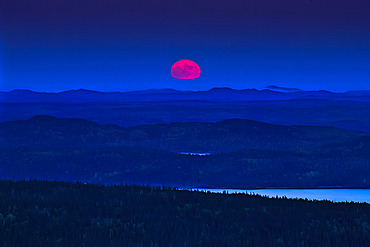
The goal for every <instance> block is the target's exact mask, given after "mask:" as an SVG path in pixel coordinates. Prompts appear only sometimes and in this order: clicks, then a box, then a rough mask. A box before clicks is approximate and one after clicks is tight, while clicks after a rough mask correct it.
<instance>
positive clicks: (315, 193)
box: [195, 188, 370, 203]
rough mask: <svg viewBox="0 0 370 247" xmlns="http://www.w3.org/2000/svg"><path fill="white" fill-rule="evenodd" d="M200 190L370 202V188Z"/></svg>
mask: <svg viewBox="0 0 370 247" xmlns="http://www.w3.org/2000/svg"><path fill="white" fill-rule="evenodd" d="M195 190H199V191H210V192H214V193H223V192H224V191H227V192H228V193H229V194H232V193H248V194H258V195H262V196H268V197H283V196H286V197H287V198H303V199H305V198H307V199H309V200H329V201H333V202H366V203H370V189H260V190H241V189H207V188H198V189H195Z"/></svg>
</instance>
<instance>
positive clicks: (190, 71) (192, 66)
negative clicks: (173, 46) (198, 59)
mask: <svg viewBox="0 0 370 247" xmlns="http://www.w3.org/2000/svg"><path fill="white" fill-rule="evenodd" d="M171 75H172V76H173V77H174V78H176V79H195V78H198V77H199V76H200V67H199V66H198V64H196V63H195V62H193V61H190V60H180V61H178V62H177V63H175V64H174V65H173V66H172V68H171Z"/></svg>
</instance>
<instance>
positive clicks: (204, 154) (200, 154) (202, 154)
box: [179, 152, 212, 156]
mask: <svg viewBox="0 0 370 247" xmlns="http://www.w3.org/2000/svg"><path fill="white" fill-rule="evenodd" d="M179 154H184V155H197V156H207V155H212V153H194V152H179Z"/></svg>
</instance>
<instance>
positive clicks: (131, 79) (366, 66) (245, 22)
mask: <svg viewBox="0 0 370 247" xmlns="http://www.w3.org/2000/svg"><path fill="white" fill-rule="evenodd" d="M369 13H370V2H369V1H368V0H363V1H360V0H312V1H310V0H222V1H219V0H187V1H182V0H146V1H143V0H95V1H93V0H90V1H83V0H63V1H62V0H1V1H0V28H1V29H0V90H6V91H8V90H12V89H16V88H24V89H32V90H36V91H62V90H68V89H78V88H86V89H92V90H101V91H126V90H141V89H149V88H174V89H180V90H207V89H209V88H212V87H231V88H237V89H241V88H263V87H264V86H267V85H271V84H274V85H279V86H288V87H298V88H302V89H314V90H316V89H327V90H333V91H345V90H359V89H370V14H369ZM181 59H189V60H192V61H194V62H196V63H198V64H199V66H200V68H201V69H202V74H201V76H200V77H199V78H198V79H194V80H178V79H174V78H172V77H171V73H170V69H171V66H172V65H173V64H174V63H175V62H177V61H178V60H181Z"/></svg>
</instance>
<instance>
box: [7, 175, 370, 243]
mask: <svg viewBox="0 0 370 247" xmlns="http://www.w3.org/2000/svg"><path fill="white" fill-rule="evenodd" d="M369 222H370V205H369V204H358V203H331V202H325V201H307V200H292V199H269V198H265V197H260V196H251V195H246V194H232V195H227V194H212V193H202V192H190V191H181V190H176V189H171V188H150V187H140V186H112V187H105V186H96V185H84V184H81V183H78V184H70V183H64V182H37V181H31V182H25V181H20V182H12V181H0V239H1V241H0V246H1V247H6V246H40V247H44V246H45V247H46V246H47V247H53V246H59V247H63V246H68V247H74V246H89V247H94V246H97V247H101V246H106V247H113V246H130V247H135V246H210V247H217V246H222V247H225V246H232V247H234V246H262V247H264V246H266V247H267V246H292V247H300V246H305V247H310V246H314V247H316V246H337V247H341V246H343V247H348V246H352V247H360V246H361V247H364V246H369V243H370V225H369Z"/></svg>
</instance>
